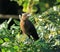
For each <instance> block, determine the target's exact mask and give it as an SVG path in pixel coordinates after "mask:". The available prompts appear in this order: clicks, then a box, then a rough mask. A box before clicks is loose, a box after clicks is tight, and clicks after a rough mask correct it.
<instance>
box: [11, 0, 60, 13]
mask: <svg viewBox="0 0 60 52" xmlns="http://www.w3.org/2000/svg"><path fill="white" fill-rule="evenodd" d="M11 1H15V2H17V3H18V4H19V6H22V7H23V9H22V10H23V12H29V13H42V12H44V11H46V10H47V9H49V8H50V7H52V6H54V5H56V4H57V3H59V2H60V0H11Z"/></svg>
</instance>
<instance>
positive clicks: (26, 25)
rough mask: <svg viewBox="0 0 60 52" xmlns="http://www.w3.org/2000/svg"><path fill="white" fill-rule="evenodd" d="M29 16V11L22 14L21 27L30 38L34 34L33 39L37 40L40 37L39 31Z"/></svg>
mask: <svg viewBox="0 0 60 52" xmlns="http://www.w3.org/2000/svg"><path fill="white" fill-rule="evenodd" d="M28 18H29V14H28V13H24V14H22V18H21V21H20V28H21V30H22V32H23V34H27V35H28V37H29V38H30V36H32V37H33V39H34V40H35V41H36V40H38V39H39V37H38V34H37V31H36V29H35V27H34V25H33V24H32V22H31V21H30V20H28Z"/></svg>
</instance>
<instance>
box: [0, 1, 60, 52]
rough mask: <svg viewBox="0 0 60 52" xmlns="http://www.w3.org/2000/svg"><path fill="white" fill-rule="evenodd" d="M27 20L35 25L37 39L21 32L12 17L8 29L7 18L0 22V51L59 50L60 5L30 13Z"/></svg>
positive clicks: (33, 51)
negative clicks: (12, 22) (41, 11)
mask: <svg viewBox="0 0 60 52" xmlns="http://www.w3.org/2000/svg"><path fill="white" fill-rule="evenodd" d="M19 1H20V0H19ZM22 1H23V0H22ZM37 1H38V0H37ZM29 20H30V21H32V23H33V24H34V25H35V28H36V30H37V32H38V35H39V37H40V38H39V40H37V41H33V40H32V39H29V38H28V37H27V35H23V34H21V29H20V26H19V21H18V20H15V19H14V22H15V23H14V24H13V25H12V26H11V27H10V29H8V25H9V24H8V22H9V21H10V19H9V20H8V21H4V22H3V23H2V24H0V52H60V5H59V6H54V7H52V8H50V9H48V10H47V11H45V12H43V13H42V14H41V15H40V14H35V15H32V16H31V17H30V18H29ZM15 24H16V25H15Z"/></svg>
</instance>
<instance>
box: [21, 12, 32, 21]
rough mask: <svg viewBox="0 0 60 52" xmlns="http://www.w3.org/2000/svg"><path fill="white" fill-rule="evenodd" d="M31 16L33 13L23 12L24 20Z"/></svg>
mask: <svg viewBox="0 0 60 52" xmlns="http://www.w3.org/2000/svg"><path fill="white" fill-rule="evenodd" d="M29 16H31V14H29V13H23V14H22V18H21V19H22V20H27V19H28V18H29Z"/></svg>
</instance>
